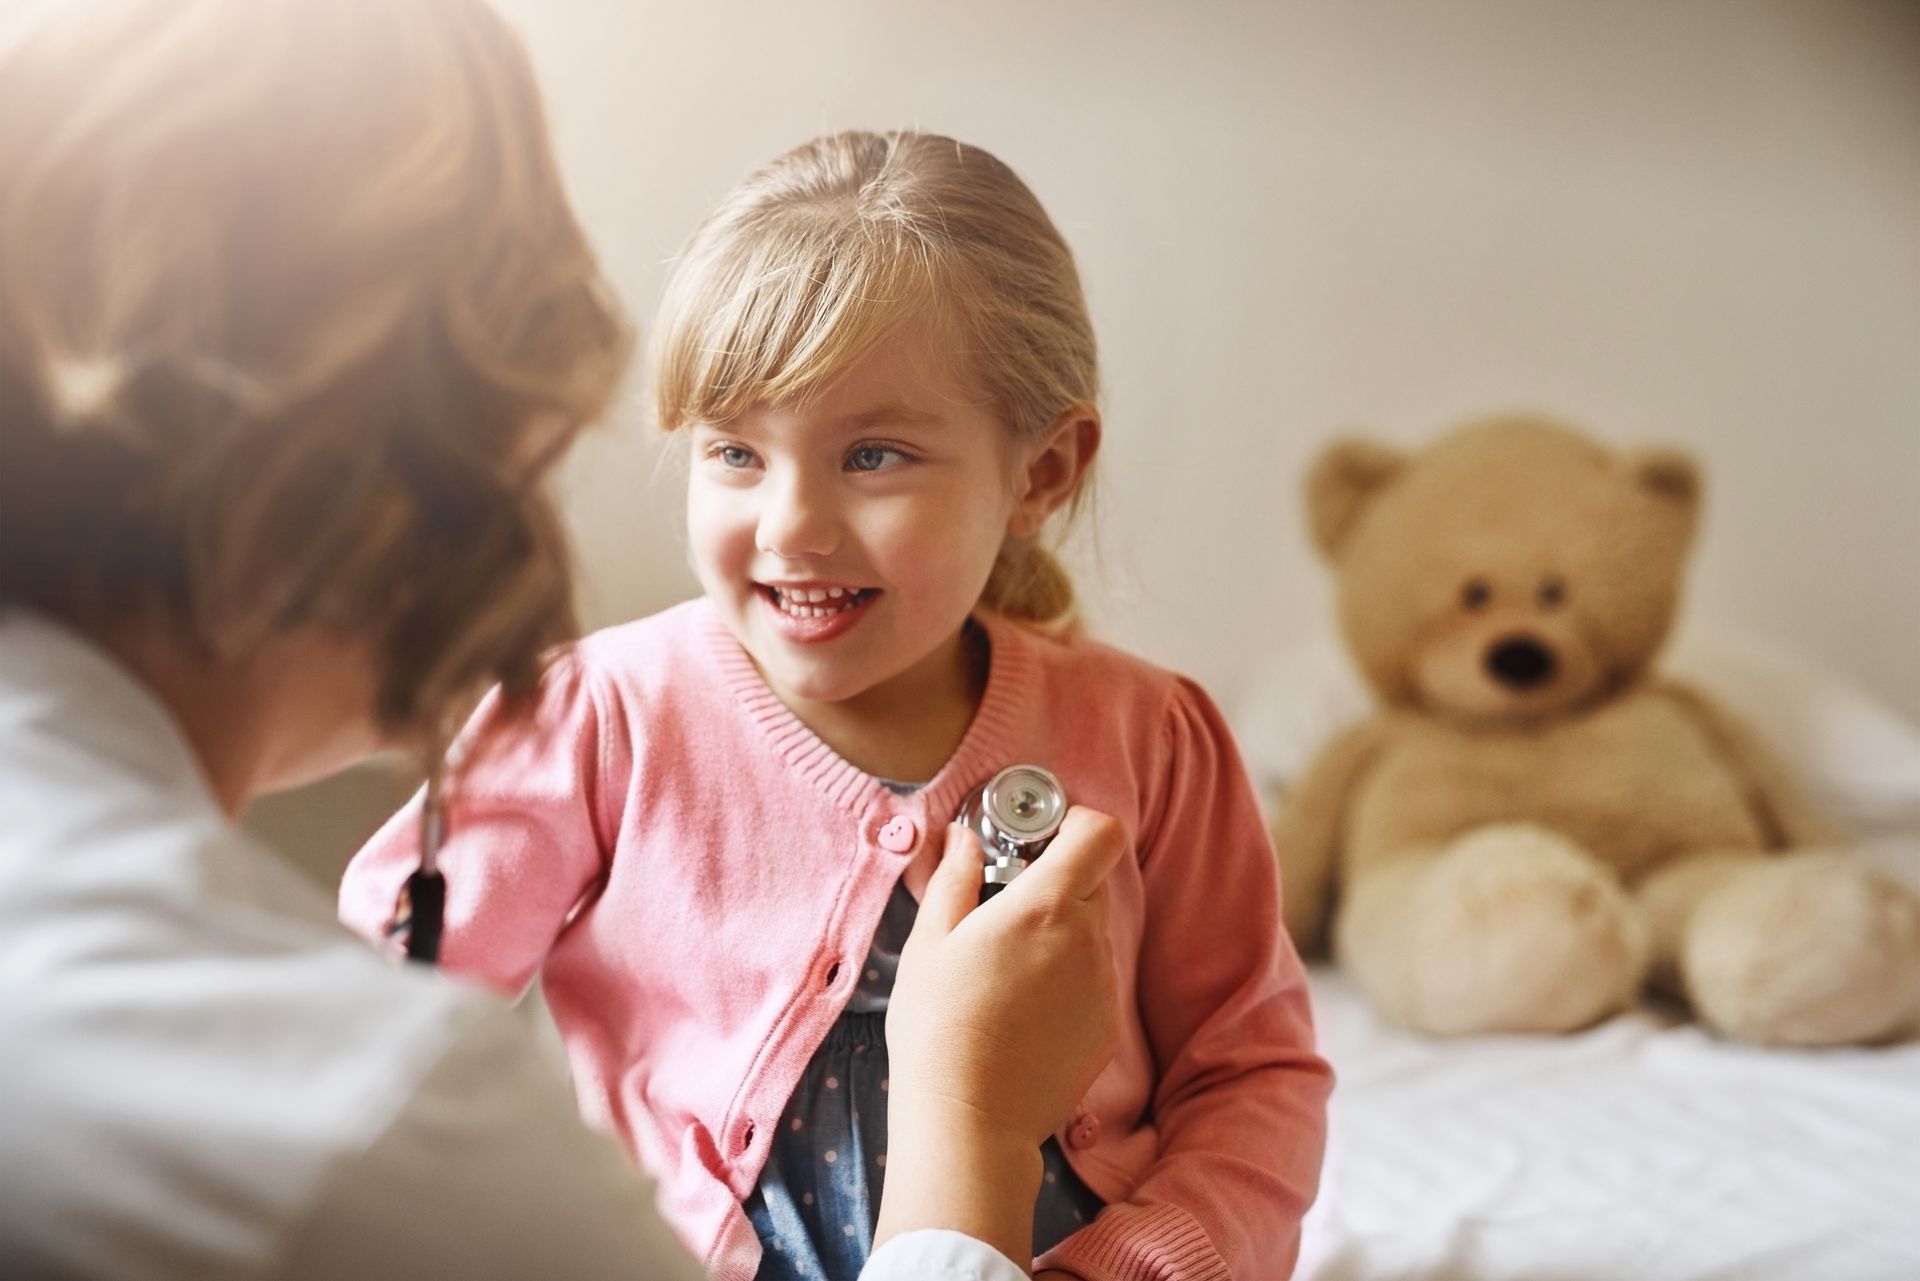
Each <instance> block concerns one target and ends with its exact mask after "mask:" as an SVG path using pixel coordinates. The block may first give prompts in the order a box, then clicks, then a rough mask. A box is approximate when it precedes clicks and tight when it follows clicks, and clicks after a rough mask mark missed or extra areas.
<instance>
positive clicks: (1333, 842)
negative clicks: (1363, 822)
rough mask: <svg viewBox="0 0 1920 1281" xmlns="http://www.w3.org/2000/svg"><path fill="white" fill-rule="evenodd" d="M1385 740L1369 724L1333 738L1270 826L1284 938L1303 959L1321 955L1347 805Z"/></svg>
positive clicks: (1374, 725) (1380, 731)
mask: <svg viewBox="0 0 1920 1281" xmlns="http://www.w3.org/2000/svg"><path fill="white" fill-rule="evenodd" d="M1385 737H1386V735H1385V726H1384V725H1383V724H1381V723H1380V722H1378V721H1373V722H1369V723H1367V724H1365V725H1359V726H1356V727H1354V728H1353V729H1350V730H1348V731H1347V732H1346V733H1344V734H1342V735H1341V736H1340V737H1339V738H1337V739H1335V740H1334V741H1333V742H1332V743H1331V744H1330V745H1329V746H1328V747H1326V748H1325V749H1324V750H1323V751H1322V752H1321V753H1320V755H1319V756H1318V757H1317V758H1315V760H1314V762H1313V764H1312V765H1311V766H1310V767H1309V768H1308V770H1307V772H1306V774H1305V775H1303V776H1302V778H1301V780H1300V782H1299V784H1298V785H1297V786H1295V787H1294V789H1293V790H1292V791H1291V792H1290V793H1288V795H1287V796H1286V798H1285V799H1284V801H1283V802H1282V804H1281V806H1280V812H1279V815H1278V817H1277V818H1276V819H1275V821H1274V825H1273V842H1274V847H1275V849H1276V850H1277V851H1278V854H1279V857H1280V887H1281V902H1282V906H1283V908H1284V918H1285V921H1286V926H1287V933H1288V934H1290V935H1291V936H1292V937H1293V943H1294V947H1295V948H1296V949H1298V950H1299V952H1300V954H1301V955H1303V956H1316V955H1320V954H1322V953H1324V952H1325V951H1326V946H1327V922H1328V917H1329V916H1330V915H1331V913H1332V906H1333V889H1334V882H1335V880H1336V878H1337V875H1338V871H1339V862H1340V843H1341V835H1342V829H1343V828H1344V826H1345V822H1346V813H1347V806H1348V800H1349V798H1350V797H1351V796H1352V795H1353V792H1354V790H1355V789H1356V788H1357V787H1358V786H1359V783H1360V780H1361V779H1362V778H1363V777H1365V775H1366V773H1367V771H1368V770H1369V769H1370V768H1371V767H1372V765H1373V763H1374V761H1375V759H1376V758H1377V757H1378V754H1379V751H1380V748H1381V746H1382V744H1383V743H1384V741H1385Z"/></svg>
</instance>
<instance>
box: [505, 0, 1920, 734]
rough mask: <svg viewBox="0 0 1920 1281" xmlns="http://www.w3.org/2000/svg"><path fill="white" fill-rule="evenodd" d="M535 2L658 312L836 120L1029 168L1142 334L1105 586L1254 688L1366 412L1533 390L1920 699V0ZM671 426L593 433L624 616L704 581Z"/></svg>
mask: <svg viewBox="0 0 1920 1281" xmlns="http://www.w3.org/2000/svg"><path fill="white" fill-rule="evenodd" d="M506 8H507V9H508V11H509V12H510V13H511V14H512V15H513V17H514V18H515V20H516V21H517V22H518V23H519V24H520V25H521V28H522V30H523V31H524V32H525V34H526V36H527V38H528V41H529V43H530V44H531V45H532V47H533V50H534V54H535V59H536V62H537V63H538V65H539V69H540V71H541V73H542V74H543V75H544V77H545V79H546V83H547V88H548V93H549V96H550V99H551V105H552V112H553V116H554V123H555V126H556V130H557V133H558V136H559V140H560V145H561V150H562V155H563V161H564V163H565V165H566V167H567V169H568V171H569V175H570V178H571V181H572V185H573V189H574V192H575V195H576V197H577V199H578V201H579V203H580V205H581V207H582V209H583V211H584V213H585V217H586V219H587V221H588V223H589V225H590V229H591V231H592V233H593V234H594V235H595V237H596V238H597V239H598V241H599V243H600V245H601V246H602V248H603V251H604V253H605V255H606V257H607V259H608V261H609V263H610V264H611V268H612V271H613V273H614V276H615V278H616V280H617V282H618V283H619V285H620V286H621V288H622V289H623V291H624V292H625V294H626V295H627V297H628V298H629V299H630V300H631V301H632V303H633V305H634V306H635V308H636V310H637V311H639V312H640V313H641V314H642V315H644V314H645V313H646V312H647V311H648V310H649V309H650V308H651V306H652V304H653V300H654V299H655V297H656V296H657V294H658V291H659V288H660V285H661V282H662V279H663V276H664V272H665V268H666V263H667V260H668V259H669V258H670V257H671V256H672V254H673V253H674V252H675V251H676V249H677V248H678V246H679V244H680V242H681V240H682V239H683V237H684V236H685V234H686V232H687V230H688V229H689V227H690V226H691V224H692V222H693V221H694V219H695V218H696V217H697V216H698V215H699V214H700V212H701V211H702V210H703V209H704V208H705V207H706V206H707V205H708V204H709V203H710V202H711V201H712V200H713V199H714V198H716V197H717V196H718V195H719V194H720V193H721V192H722V191H724V190H725V189H726V187H727V186H728V185H729V184H730V183H731V182H732V181H733V180H734V179H736V178H737V177H738V176H740V175H741V174H742V173H743V172H744V171H745V170H746V169H748V168H749V167H751V166H752V165H754V164H756V163H758V162H760V161H762V160H764V159H766V158H768V157H770V156H771V155H773V154H775V153H776V152H778V151H779V150H781V149H783V148H785V147H787V146H789V145H791V144H793V143H795V142H798V141H800V140H801V139H803V138H804V137H806V136H808V135H810V134H812V133H815V132H819V131H823V130H828V129H835V128H843V127H850V126H879V127H886V126H895V125H916V126H921V127H924V128H928V129H935V130H941V131H946V132H950V133H955V134H959V135H962V136H964V137H966V138H968V139H970V140H973V141H976V142H979V143H982V144H984V145H986V146H988V147H989V148H991V149H993V150H995V151H997V152H998V153H1000V154H1001V155H1002V156H1003V157H1004V158H1006V159H1007V160H1008V161H1010V162H1011V163H1012V164H1013V165H1014V166H1015V167H1016V168H1018V169H1019V170H1020V171H1021V172H1022V173H1023V174H1024V175H1025V176H1026V177H1027V178H1028V180H1029V181H1030V182H1031V184H1032V185H1033V186H1034V187H1035V188H1036V189H1037V191H1038V192H1039V194H1040V196H1041V198H1042V199H1043V200H1044V201H1045V202H1046V203H1047V205H1048V207H1049V208H1050V209H1051V210H1052V212H1053V214H1054V216H1055V218H1056V219H1057V220H1058V222H1059V223H1060V225H1061V226H1062V228H1063V229H1064V230H1065V232H1066V234H1067V236H1068V238H1069V239H1070V240H1071V242H1072V243H1073V245H1074V247H1075V249H1076V251H1077V252H1078V254H1079V257H1080V261H1081V264H1082V268H1083V271H1084V273H1085V276H1086V280H1087V286H1088V289H1089V292H1090V294H1091V296H1092V300H1093V306H1094V311H1095V319H1096V321H1097V323H1098V326H1099V330H1100V335H1101V338H1102V341H1103V344H1104V351H1105V358H1106V368H1107V386H1108V397H1107V411H1108V425H1109V437H1108V449H1107V453H1106V456H1105V458H1104V459H1103V468H1104V475H1103V476H1102V478H1101V485H1102V491H1101V495H1100V499H1101V501H1100V504H1099V511H1098V520H1097V524H1098V531H1099V537H1098V545H1099V550H1100V552H1101V553H1102V557H1101V559H1102V562H1103V563H1102V567H1101V570H1100V573H1099V575H1098V579H1097V581H1095V582H1093V583H1092V584H1091V591H1090V594H1091V595H1092V597H1093V599H1094V602H1095V606H1096V614H1097V617H1098V619H1099V621H1100V623H1101V624H1102V627H1103V630H1105V631H1106V632H1107V633H1108V634H1110V635H1112V636H1114V637H1117V638H1119V639H1121V640H1122V641H1124V642H1126V643H1128V644H1131V645H1133V646H1136V647H1138V648H1139V649H1141V650H1143V651H1144V652H1146V653H1147V654H1149V655H1150V656H1153V657H1155V658H1158V659H1160V660H1162V661H1165V662H1168V663H1172V664H1175V665H1177V666H1179V667H1182V668H1184V669H1187V670H1190V671H1192V672H1193V673H1195V674H1196V675H1198V676H1200V677H1202V678H1203V679H1205V680H1206V681H1208V682H1209V683H1211V684H1212V685H1214V686H1215V687H1216V688H1217V689H1218V690H1219V692H1220V694H1221V696H1222V697H1223V698H1227V699H1231V698H1232V697H1233V696H1234V695H1235V693H1236V692H1237V690H1238V689H1239V687H1240V685H1241V682H1242V680H1243V677H1244V673H1245V672H1246V671H1247V670H1248V666H1249V664H1250V663H1251V662H1252V661H1254V659H1255V656H1256V655H1257V654H1258V652H1259V651H1260V649H1261V648H1262V647H1265V646H1272V645H1276V644H1280V643H1283V642H1286V641H1287V640H1289V639H1290V638H1294V637H1298V636H1301V635H1304V634H1309V633H1312V632H1313V631H1315V630H1316V629H1319V628H1322V627H1324V626H1325V625H1326V621H1325V620H1326V608H1325V604H1326V600H1325V598H1326V591H1325V584H1324V581H1323V577H1322V575H1321V573H1320V570H1319V568H1318V566H1317V565H1315V564H1314V563H1313V561H1312V559H1311V557H1310V556H1309V554H1308V552H1307V550H1306V548H1305V547H1304V545H1303V540H1302V538H1301V536H1300V529H1299V526H1300V522H1299V513H1298V504H1297V502H1296V500H1295V492H1296V488H1297V478H1298V476H1299V474H1300V472H1301V469H1302V466H1303V464H1304V462H1305V461H1306V459H1307V458H1308V457H1309V455H1310V454H1311V452H1312V451H1313V450H1314V448H1315V447H1316V446H1317V445H1318V444H1319V443H1320V442H1321V441H1322V440H1323V439H1324V438H1325V437H1326V436H1327V435H1328V434H1329V433H1330V432H1332V431H1334V430H1336V429H1339V428H1343V427H1348V426H1356V425H1358V426H1365V427H1368V428H1373V429H1377V430H1378V431H1380V432H1382V433H1384V434H1386V435H1389V436H1393V437H1398V438H1403V439H1409V440H1417V439H1420V438H1422V437H1424V436H1426V435H1428V434H1430V433H1432V432H1433V431H1435V430H1437V429H1438V428H1439V427H1440V426H1441V425H1443V424H1445V423H1446V422H1448V421H1449V420H1451V419H1454V418H1456V417H1458V416H1461V415H1464V414H1468V413H1472V412H1475V411H1478V410H1482V409H1487V408H1499V407H1506V406H1515V405H1525V406H1539V407H1544V408H1550V409H1553V410H1556V411H1560V412H1562V413H1565V414H1569V415H1573V416H1576V417H1578V418H1580V419H1583V420H1585V421H1588V422H1590V423H1592V424H1593V425H1594V426H1595V427H1596V428H1597V429H1598V430H1600V431H1601V432H1602V433H1603V434H1605V435H1607V436H1609V437H1613V438H1616V439H1620V440H1623V441H1624V440H1640V439H1659V440H1665V441H1672V442H1675V443H1679V444H1682V445H1685V446H1687V447H1689V448H1691V449H1693V450H1694V451H1696V452H1697V453H1698V454H1699V455H1700V456H1701V457H1702V458H1703V459H1704V460H1705V462H1706V464H1707V466H1708V468H1709V470H1710V479H1711V484H1712V489H1711V494H1710V497H1711V502H1712V506H1711V510H1710V520H1709V524H1708V527H1707V532H1706V536H1705V541H1704V544H1703V546H1702V549H1701V554H1700V558H1699V562H1698V569H1697V574H1696V578H1695V584H1696V589H1695V594H1694V602H1693V603H1694V612H1695V614H1696V615H1701V616H1706V617H1710V618H1711V619H1713V620H1714V621H1716V622H1726V623H1731V624H1734V625H1737V626H1746V627H1751V628H1754V629H1759V630H1761V631H1763V632H1765V633H1768V634H1770V635H1773V636H1775V637H1778V638H1782V639H1785V640H1788V641H1791V642H1794V643H1796V644H1797V645H1798V646H1799V647H1801V648H1803V649H1805V650H1808V651H1811V652H1812V653H1813V654H1815V655H1816V656H1819V657H1821V658H1824V659H1826V660H1828V661H1829V662H1830V663H1831V664H1832V665H1834V666H1835V667H1838V668H1840V669H1841V670H1843V671H1845V672H1846V673H1848V674H1850V675H1852V676H1853V677H1855V678H1856V679H1858V680H1860V681H1862V682H1864V683H1865V684H1867V685H1868V686H1869V687H1870V688H1872V689H1874V690H1876V691H1878V692H1879V693H1881V694H1882V695H1884V696H1886V697H1887V698H1889V699H1891V700H1893V701H1894V702H1895V703H1897V704H1898V705H1899V706H1901V707H1903V708H1904V709H1905V710H1906V711H1907V712H1908V713H1909V714H1913V715H1920V662H1916V657H1915V656H1916V655H1917V654H1920V550H1917V549H1920V5H1914V4H1911V3H1883V4H1854V3H1841V2H1837V0H1805V2H1803V3H1801V2H1787V0H1731V2H1724V3H1712V2H1707V0H1690V2H1689V3H1684V4H1673V3H1665V2H1663V0H1628V2H1626V3H1608V4H1602V3H1591V2H1589V0H1544V2H1531V0H1511V2H1495V0H1469V2H1461V0H1452V2H1450V3H1446V4H1430V3H1395V4H1380V3H1319V4H1252V3H1249V4H1229V3H1213V2H1210V0H1190V2H1188V3H1141V2H1135V3H1121V4H1115V3H1097V2H1094V0H1024V2H1021V3H1007V2H1005V0H984V2H975V3H969V4H965V5H935V4H930V3H903V2H902V0H857V2H853V0H835V2H833V3H818V4H773V3H751V4H749V3H739V2H726V3H707V4H693V3H680V4H671V5H669V4H658V3H590V2H589V0H509V2H508V3H507V4H506ZM654 451H655V446H654V445H653V443H652V442H651V441H649V440H648V439H647V435H646V432H645V429H644V427H643V426H642V423H641V414H640V413H639V410H638V403H637V397H636V403H635V406H634V407H633V410H632V411H631V412H628V413H626V414H625V415H624V416H623V417H622V418H621V420H620V421H619V422H617V423H616V424H615V425H614V426H613V427H612V428H611V429H610V430H608V431H606V432H604V433H603V434H602V435H601V436H600V437H599V438H598V439H595V440H594V441H592V442H591V443H590V444H589V445H588V447H587V448H586V449H585V450H584V451H583V453H582V455H581V456H580V458H579V460H578V464H577V465H576V466H575V467H574V468H573V469H572V472H571V475H570V483H569V491H570V497H571V500H572V504H573V510H574V516H575V520H576V526H577V528H578V530H579V532H580V535H581V541H582V544H583V547H584V554H585V565H586V577H587V580H588V581H587V609H588V613H589V615H590V617H591V619H592V620H593V621H596V622H604V621H609V620H613V619H616V618H620V617H624V616H627V615H630V614H635V613H639V612H644V611H647V610H651V609H653V608H656V607H658V606H660V605H662V604H665V603H667V602H669V601H672V600H675V599H678V598H679V597H681V596H683V595H685V594H688V593H689V592H691V591H692V580H691V577H690V576H689V575H688V574H687V573H686V571H685V569H684V556H683V553H682V551H681V548H680V544H679V542H678V532H677V530H678V521H679V515H678V496H677V486H676V484H675V481H674V474H673V472H672V470H671V468H670V467H669V468H668V469H667V471H666V473H665V474H664V475H663V476H661V477H660V478H659V479H658V480H657V481H656V479H655V471H656V461H657V460H656V456H655V452H654Z"/></svg>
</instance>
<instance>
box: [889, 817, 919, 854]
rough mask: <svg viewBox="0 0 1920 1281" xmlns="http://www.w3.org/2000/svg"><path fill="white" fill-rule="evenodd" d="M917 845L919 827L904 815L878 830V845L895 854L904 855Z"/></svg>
mask: <svg viewBox="0 0 1920 1281" xmlns="http://www.w3.org/2000/svg"><path fill="white" fill-rule="evenodd" d="M919 843H920V825H919V824H918V823H915V822H914V821H913V820H912V819H910V818H908V817H907V816H906V815H904V814H903V815H901V816H900V817H898V818H895V819H892V820H890V821H889V822H888V823H887V825H886V826H885V827H883V828H881V829H880V844H881V845H882V846H884V847H885V848H887V849H890V850H892V851H893V852H894V853H895V854H905V853H906V852H907V851H908V850H910V849H912V848H913V847H914V846H916V845H918V844H919Z"/></svg>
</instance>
